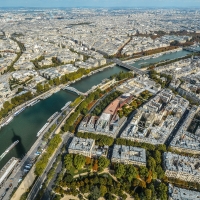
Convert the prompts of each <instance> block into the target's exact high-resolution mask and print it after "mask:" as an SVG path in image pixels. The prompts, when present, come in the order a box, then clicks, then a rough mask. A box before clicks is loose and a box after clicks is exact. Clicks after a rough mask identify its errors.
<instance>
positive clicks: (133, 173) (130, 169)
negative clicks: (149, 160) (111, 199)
mask: <svg viewBox="0 0 200 200" xmlns="http://www.w3.org/2000/svg"><path fill="white" fill-rule="evenodd" d="M137 176H138V171H137V169H136V168H135V167H134V166H133V165H126V177H127V179H128V180H129V182H131V181H132V179H133V178H136V177H137Z"/></svg>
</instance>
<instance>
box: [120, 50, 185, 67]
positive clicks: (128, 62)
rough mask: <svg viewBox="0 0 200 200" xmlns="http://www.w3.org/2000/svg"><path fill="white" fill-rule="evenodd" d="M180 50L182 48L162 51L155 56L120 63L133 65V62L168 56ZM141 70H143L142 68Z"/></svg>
mask: <svg viewBox="0 0 200 200" xmlns="http://www.w3.org/2000/svg"><path fill="white" fill-rule="evenodd" d="M182 50H183V48H177V49H173V50H169V51H164V52H161V53H156V54H152V55H148V56H142V57H139V58H132V59H130V60H125V61H122V62H124V63H127V64H133V65H134V62H136V61H140V60H147V59H152V58H157V57H159V56H162V55H165V54H170V53H174V52H178V51H182ZM142 70H143V68H142Z"/></svg>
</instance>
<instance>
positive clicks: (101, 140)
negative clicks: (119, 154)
mask: <svg viewBox="0 0 200 200" xmlns="http://www.w3.org/2000/svg"><path fill="white" fill-rule="evenodd" d="M76 136H77V137H81V138H91V139H93V140H95V144H96V145H99V146H104V145H108V146H111V145H112V144H113V143H114V138H112V137H109V136H106V135H99V134H95V133H88V132H85V133H83V132H77V133H76Z"/></svg>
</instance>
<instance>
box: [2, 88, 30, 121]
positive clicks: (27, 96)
mask: <svg viewBox="0 0 200 200" xmlns="http://www.w3.org/2000/svg"><path fill="white" fill-rule="evenodd" d="M32 98H33V95H32V93H31V92H27V93H25V94H22V95H20V96H16V97H14V98H12V99H11V101H10V102H9V101H5V102H4V104H3V108H2V109H1V110H0V118H3V117H6V115H7V114H8V112H9V111H11V110H12V109H13V108H15V107H17V106H18V105H20V104H22V103H24V102H26V101H28V100H30V99H32Z"/></svg>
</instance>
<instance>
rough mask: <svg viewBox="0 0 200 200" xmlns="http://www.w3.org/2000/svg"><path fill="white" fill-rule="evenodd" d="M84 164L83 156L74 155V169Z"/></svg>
mask: <svg viewBox="0 0 200 200" xmlns="http://www.w3.org/2000/svg"><path fill="white" fill-rule="evenodd" d="M84 164H85V156H82V155H78V154H77V155H75V156H74V167H75V168H76V169H81V168H82V167H83V166H84Z"/></svg>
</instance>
